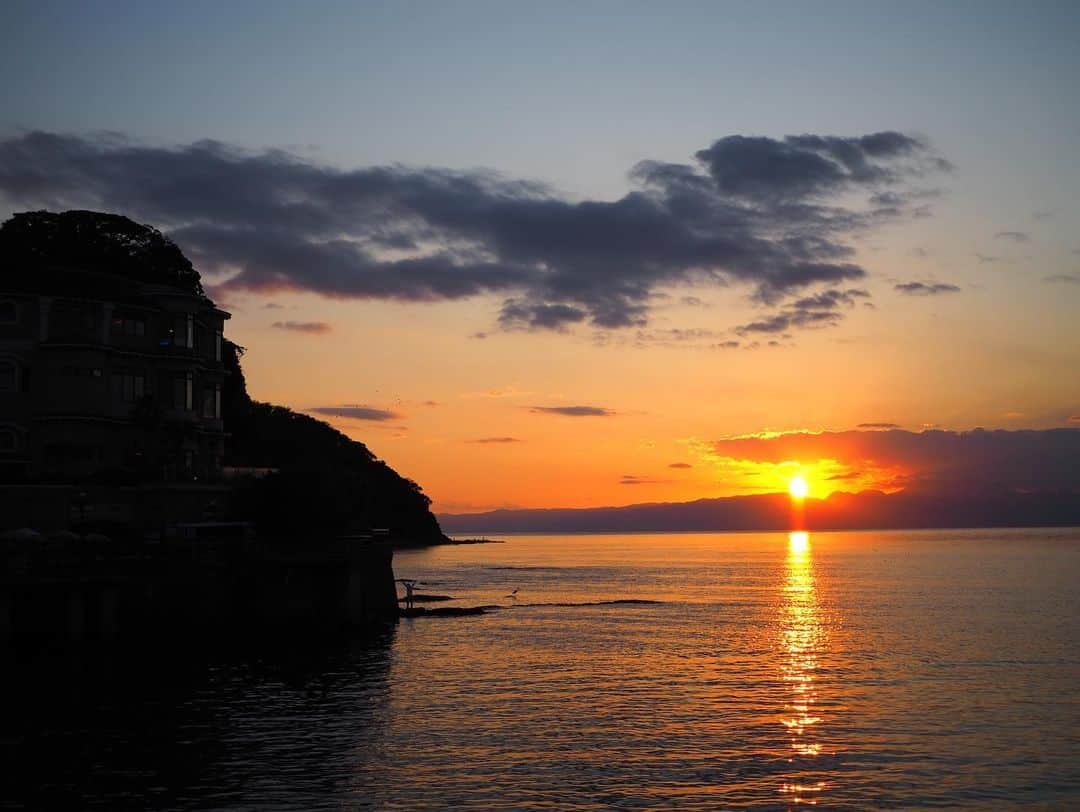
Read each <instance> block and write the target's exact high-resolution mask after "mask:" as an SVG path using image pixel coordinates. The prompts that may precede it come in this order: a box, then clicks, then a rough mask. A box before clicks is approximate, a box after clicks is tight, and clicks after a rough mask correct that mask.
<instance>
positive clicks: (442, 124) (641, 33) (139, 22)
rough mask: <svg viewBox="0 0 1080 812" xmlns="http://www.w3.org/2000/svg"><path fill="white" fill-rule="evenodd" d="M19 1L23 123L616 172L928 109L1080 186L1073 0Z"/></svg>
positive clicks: (1013, 172) (564, 176)
mask: <svg viewBox="0 0 1080 812" xmlns="http://www.w3.org/2000/svg"><path fill="white" fill-rule="evenodd" d="M0 14H2V15H3V17H2V23H3V29H4V30H5V31H7V34H6V36H5V37H4V40H5V42H4V48H3V49H0V69H2V70H3V74H4V75H5V76H7V77H9V81H10V79H11V77H17V78H18V81H17V84H16V86H15V88H14V89H15V92H14V93H8V94H6V95H7V96H8V98H7V100H6V102H5V105H4V111H3V113H2V114H0V115H2V118H3V124H4V125H6V126H7V128H8V129H10V128H13V127H28V128H45V129H51V130H57V131H72V130H74V131H85V130H93V129H116V130H122V131H124V132H127V133H131V134H135V135H138V136H139V137H142V138H154V139H160V140H161V141H164V142H175V141H189V140H195V139H199V138H206V137H213V138H219V139H223V140H226V141H230V142H234V143H239V144H243V145H249V146H253V147H257V146H270V147H282V146H286V147H290V148H293V149H297V150H306V149H309V148H312V149H315V150H318V153H319V154H320V155H321V156H322V157H323V159H325V160H327V161H332V162H335V163H342V164H346V165H352V164H366V163H386V162H393V161H400V162H405V163H418V164H434V165H441V166H452V167H470V166H476V165H478V164H483V165H485V166H491V167H494V168H497V169H501V170H504V171H508V172H512V173H514V174H518V175H525V176H529V177H537V178H542V179H544V180H547V181H549V182H552V183H556V184H558V185H560V186H561V187H562V188H564V189H566V190H567V191H569V192H571V193H576V194H590V195H606V196H607V195H612V194H615V193H617V192H618V191H621V190H622V189H623V188H624V187H625V172H626V167H627V166H629V165H631V164H632V163H634V162H635V161H636V160H638V159H640V158H643V157H661V158H666V159H668V160H684V159H685V157H686V156H687V155H689V154H690V153H691V152H692V151H693V150H696V149H699V148H701V147H702V146H703V145H705V144H707V143H709V142H710V141H711V140H712V139H714V138H717V137H720V136H721V135H726V134H731V133H743V134H751V133H755V134H766V135H774V136H775V135H783V134H787V133H800V132H815V133H826V132H828V133H842V134H847V133H855V132H860V133H861V132H870V131H875V130H880V129H887V128H896V129H902V130H904V131H916V132H921V133H923V134H925V135H927V136H929V137H930V138H932V139H933V140H934V142H935V144H937V145H938V146H939V148H940V149H941V150H942V151H943V152H945V153H946V154H948V155H950V156H951V157H952V159H953V160H954V162H956V163H957V165H958V166H960V167H961V168H966V169H968V170H970V172H969V173H968V174H972V175H975V174H979V173H983V172H985V173H987V176H988V177H990V178H994V179H997V180H1000V182H1001V183H1002V184H1004V185H1006V186H1009V187H1013V188H1015V186H1016V184H1015V183H1014V180H1015V178H1016V177H1017V176H1021V177H1023V178H1024V180H1025V182H1024V184H1023V187H1024V188H1025V191H1026V189H1027V187H1029V186H1032V185H1033V186H1034V189H1032V190H1031V191H1030V192H1027V194H1026V196H1027V197H1030V198H1040V199H1039V200H1035V199H1032V200H1031V201H1030V202H1031V204H1032V205H1036V206H1038V205H1046V206H1047V207H1053V206H1055V205H1061V204H1063V203H1066V202H1068V201H1066V200H1063V199H1062V194H1061V192H1060V190H1059V189H1058V188H1057V186H1058V184H1057V183H1056V180H1057V179H1058V178H1060V173H1061V172H1062V171H1067V172H1074V171H1075V170H1074V169H1072V168H1071V166H1070V164H1074V163H1075V162H1074V161H1071V160H1069V159H1070V157H1071V155H1072V152H1073V150H1074V149H1075V146H1076V138H1077V131H1078V129H1080V110H1078V103H1077V94H1076V91H1075V86H1074V82H1075V78H1076V77H1077V76H1080V48H1077V47H1076V42H1077V40H1078V34H1080V11H1078V9H1077V6H1076V4H1074V3H1049V4H1047V3H991V2H981V3H904V4H897V3H821V4H805V3H794V4H784V3H730V4H720V3H664V4H660V3H580V2H577V3H544V4H524V3H411V2H403V3H387V4H356V3H341V4H335V3H312V4H299V3H294V4H281V3H239V2H237V3H202V2H192V3H178V4H168V5H167V6H166V5H164V4H155V3H107V2H103V3H94V4H56V3H49V2H33V3H21V2H15V3H10V2H9V3H7V4H5V10H4V11H2V12H0ZM9 87H11V86H10V85H9ZM1040 184H1041V185H1040ZM993 188H995V184H993V183H991V184H986V183H981V182H973V191H975V192H981V191H984V190H987V191H988V190H989V189H993ZM1044 199H1045V200H1044ZM1025 202H1027V201H1025Z"/></svg>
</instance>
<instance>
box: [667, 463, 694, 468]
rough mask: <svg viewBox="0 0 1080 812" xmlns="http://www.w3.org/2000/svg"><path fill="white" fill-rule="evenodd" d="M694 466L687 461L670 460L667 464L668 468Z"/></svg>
mask: <svg viewBox="0 0 1080 812" xmlns="http://www.w3.org/2000/svg"><path fill="white" fill-rule="evenodd" d="M693 467H694V466H693V465H691V464H690V463H688V462H672V463H669V464H668V468H693Z"/></svg>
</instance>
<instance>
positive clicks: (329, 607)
mask: <svg viewBox="0 0 1080 812" xmlns="http://www.w3.org/2000/svg"><path fill="white" fill-rule="evenodd" d="M0 553H2V555H0V558H2V561H3V565H4V567H3V575H0V640H7V641H13V640H22V639H34V638H37V639H55V640H96V639H101V640H109V639H138V638H145V637H147V636H154V635H162V634H171V635H189V634H190V635H206V634H213V633H216V632H220V631H225V630H229V631H230V632H237V631H240V632H252V633H261V632H274V631H276V630H280V629H285V628H297V629H303V630H304V632H305V633H321V632H326V633H336V632H339V631H341V630H343V629H347V628H349V627H361V626H367V625H371V624H376V623H382V622H388V621H389V622H392V621H393V620H395V619H396V618H397V617H398V605H397V590H396V587H395V583H394V570H393V550H392V549H391V548H390V546H389V545H388V544H385V543H379V542H371V543H364V544H355V543H353V544H345V543H341V542H329V543H319V544H310V545H305V546H304V548H303V549H302V550H297V549H288V550H285V549H274V548H267V547H262V546H259V545H253V544H243V545H240V544H237V545H218V546H214V545H205V544H204V545H190V544H182V543H176V544H162V545H152V546H144V547H142V548H141V549H131V548H129V549H127V550H122V549H117V548H116V547H115V546H113V545H111V544H109V543H106V542H101V543H89V542H64V543H62V544H56V543H51V542H43V541H30V542H7V543H5V544H4V546H3V549H2V551H0Z"/></svg>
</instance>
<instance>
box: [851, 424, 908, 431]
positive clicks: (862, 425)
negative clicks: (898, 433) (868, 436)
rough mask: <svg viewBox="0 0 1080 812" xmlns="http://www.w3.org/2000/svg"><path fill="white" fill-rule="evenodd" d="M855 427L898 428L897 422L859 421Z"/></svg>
mask: <svg viewBox="0 0 1080 812" xmlns="http://www.w3.org/2000/svg"><path fill="white" fill-rule="evenodd" d="M855 428H857V429H878V430H881V429H898V428H900V426H899V424H897V423H860V424H859V425H857V426H856V427H855Z"/></svg>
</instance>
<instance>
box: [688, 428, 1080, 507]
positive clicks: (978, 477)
mask: <svg viewBox="0 0 1080 812" xmlns="http://www.w3.org/2000/svg"><path fill="white" fill-rule="evenodd" d="M704 449H705V452H706V455H707V456H708V457H709V458H710V459H713V460H730V461H740V462H750V463H759V464H767V465H782V464H785V463H789V462H800V463H804V464H810V463H817V462H819V461H822V460H831V461H834V462H835V463H836V464H837V465H838V466H839V470H838V471H837V472H836V473H835V474H834V475H833V476H832V477H830V478H833V479H837V478H845V479H847V478H855V477H854V476H850V477H849V476H848V474H851V473H853V472H857V474H858V475H859V476H862V477H866V478H868V479H871V480H874V481H875V483H876V484H877V485H878V486H881V487H886V488H904V489H909V488H914V489H932V490H935V491H963V490H986V489H989V490H1002V489H1003V490H1016V491H1071V492H1076V493H1080V466H1077V464H1076V460H1077V459H1080V429H1073V428H1060V429H1045V430H1020V431H1008V430H993V431H987V430H984V429H975V430H973V431H943V430H938V429H934V430H927V431H921V432H911V431H904V430H901V429H888V430H884V431H882V430H876V429H871V430H865V431H860V430H851V431H826V432H820V433H808V432H807V433H803V432H797V433H788V434H778V435H764V436H750V437H737V438H731V439H724V440H715V441H712V442H709V443H706V444H704Z"/></svg>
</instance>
